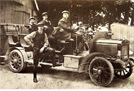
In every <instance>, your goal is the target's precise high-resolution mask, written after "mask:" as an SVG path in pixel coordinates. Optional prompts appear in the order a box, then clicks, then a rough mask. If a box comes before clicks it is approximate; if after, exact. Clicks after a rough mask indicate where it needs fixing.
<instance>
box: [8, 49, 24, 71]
mask: <svg viewBox="0 0 134 91" xmlns="http://www.w3.org/2000/svg"><path fill="white" fill-rule="evenodd" d="M8 65H9V68H10V70H11V71H13V72H15V73H19V72H21V71H23V70H24V69H25V66H26V64H25V63H24V58H23V55H22V53H21V52H20V51H19V50H13V51H11V52H10V54H9V63H8Z"/></svg>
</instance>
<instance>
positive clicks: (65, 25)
mask: <svg viewBox="0 0 134 91" xmlns="http://www.w3.org/2000/svg"><path fill="white" fill-rule="evenodd" d="M62 14H63V16H62V19H60V20H59V22H58V26H59V27H60V28H61V30H60V32H61V33H62V34H61V35H62V36H61V38H62V39H65V40H66V39H68V40H71V33H73V32H74V31H73V30H72V29H71V27H70V26H71V25H70V22H69V20H68V18H69V14H70V13H69V11H67V10H64V11H63V12H62Z"/></svg>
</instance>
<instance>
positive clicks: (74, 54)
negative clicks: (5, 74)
mask: <svg viewBox="0 0 134 91" xmlns="http://www.w3.org/2000/svg"><path fill="white" fill-rule="evenodd" d="M3 26H4V25H3ZM4 27H5V30H6V35H7V36H8V44H9V50H8V53H9V55H8V59H9V60H8V61H9V68H10V69H11V71H13V72H16V73H17V72H21V71H23V70H24V69H25V67H26V65H27V63H33V53H32V50H31V49H29V48H28V47H29V46H28V45H27V44H26V43H25V41H24V39H23V38H24V36H25V35H27V34H28V32H27V33H26V30H25V29H23V28H24V26H19V25H14V24H12V25H10V24H9V25H5V26H4ZM11 28H12V29H13V30H12V31H10V29H11ZM81 36H82V41H81V43H80V44H79V45H78V44H77V41H76V47H75V48H72V43H71V42H67V41H63V40H61V41H58V48H57V46H56V47H55V54H56V55H55V60H56V61H57V62H58V63H60V64H61V65H62V66H64V67H69V68H73V69H77V70H78V72H85V73H87V74H88V75H89V77H90V78H91V80H92V81H93V82H94V83H95V84H97V85H101V86H108V85H109V84H110V83H111V82H112V80H113V78H114V77H115V76H116V77H119V78H122V79H125V78H128V77H129V76H130V75H131V74H132V72H133V67H132V66H133V65H132V61H133V59H132V58H129V41H128V40H121V39H117V40H116V39H111V34H110V33H109V32H96V33H95V34H94V35H93V33H92V32H91V31H90V32H88V31H85V32H84V33H83V34H82V35H81ZM76 38H77V37H76ZM80 45H81V46H82V47H81V49H82V51H81V50H80V49H79V46H80ZM87 52H88V53H87ZM85 53H87V54H86V55H83V54H85ZM39 64H40V65H41V66H45V65H52V60H51V55H50V57H49V56H47V57H46V56H42V58H40V62H39ZM61 65H60V66H61ZM52 66H53V65H52Z"/></svg>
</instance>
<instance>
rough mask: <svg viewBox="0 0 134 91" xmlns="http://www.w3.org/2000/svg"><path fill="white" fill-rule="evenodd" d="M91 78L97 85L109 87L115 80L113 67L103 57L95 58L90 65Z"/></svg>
mask: <svg viewBox="0 0 134 91" xmlns="http://www.w3.org/2000/svg"><path fill="white" fill-rule="evenodd" d="M89 76H90V78H91V80H92V81H93V82H94V83H95V84H97V85H101V86H108V85H109V84H110V83H111V82H112V80H113V78H114V68H113V65H112V64H111V62H109V61H108V60H107V59H105V58H103V57H95V58H93V60H92V61H91V63H90V65H89Z"/></svg>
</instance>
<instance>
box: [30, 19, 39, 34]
mask: <svg viewBox="0 0 134 91" xmlns="http://www.w3.org/2000/svg"><path fill="white" fill-rule="evenodd" d="M28 29H29V33H31V32H33V31H36V30H37V25H36V20H35V18H34V17H30V19H29V26H28Z"/></svg>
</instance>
